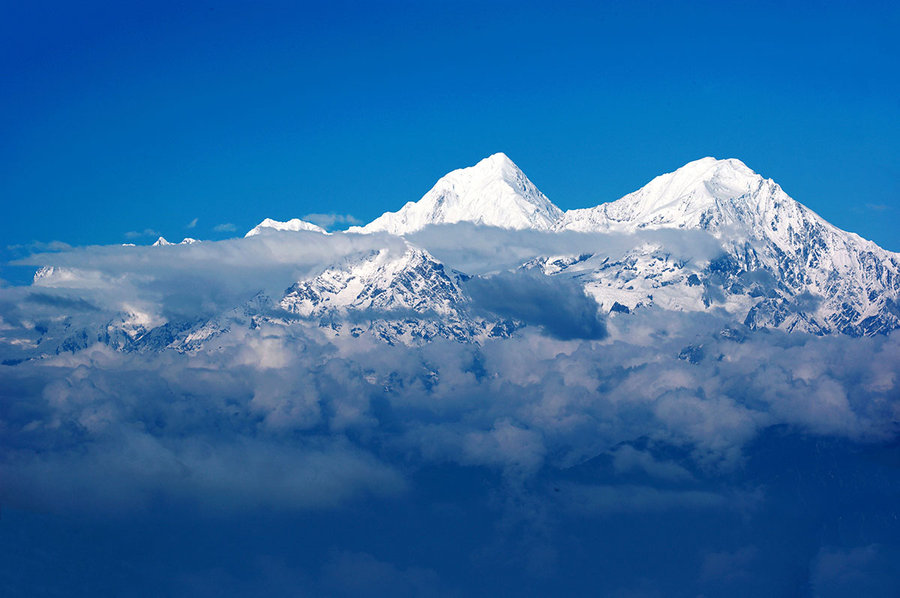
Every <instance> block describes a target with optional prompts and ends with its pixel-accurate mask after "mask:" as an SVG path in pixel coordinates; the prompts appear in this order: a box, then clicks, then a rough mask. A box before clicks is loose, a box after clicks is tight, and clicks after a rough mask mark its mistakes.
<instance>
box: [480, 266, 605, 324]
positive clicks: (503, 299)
mask: <svg viewBox="0 0 900 598" xmlns="http://www.w3.org/2000/svg"><path fill="white" fill-rule="evenodd" d="M467 287H468V289H469V292H470V293H471V295H472V298H473V299H474V300H475V301H476V303H477V304H478V305H479V306H480V307H482V308H484V309H486V310H488V311H490V312H493V313H496V314H499V315H501V316H503V317H506V318H510V319H513V320H520V321H523V322H525V323H527V324H531V325H534V326H540V327H541V328H542V329H543V330H545V331H546V332H547V334H549V335H551V336H553V337H555V338H559V339H562V340H571V339H579V338H581V339H600V338H603V337H604V336H605V335H606V326H605V323H604V318H603V317H602V316H601V315H600V313H599V310H600V306H599V305H597V302H596V301H594V300H593V299H592V298H590V297H588V296H587V295H585V293H584V290H583V289H582V288H581V287H580V286H579V285H578V284H577V283H575V282H574V281H570V280H562V279H556V280H553V279H550V278H549V277H548V276H544V275H542V274H532V273H528V272H524V273H516V274H514V273H501V274H496V275H494V276H487V277H478V278H472V279H470V280H469V281H468V285H467Z"/></svg>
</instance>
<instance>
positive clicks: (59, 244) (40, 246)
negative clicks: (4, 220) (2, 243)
mask: <svg viewBox="0 0 900 598" xmlns="http://www.w3.org/2000/svg"><path fill="white" fill-rule="evenodd" d="M6 248H7V249H8V250H10V251H22V250H25V251H31V252H34V251H68V250H70V249H72V246H71V245H69V244H68V243H65V242H63V241H50V242H49V243H44V242H41V241H32V242H31V243H26V244H17V245H7V246H6Z"/></svg>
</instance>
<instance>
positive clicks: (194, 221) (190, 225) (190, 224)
mask: <svg viewBox="0 0 900 598" xmlns="http://www.w3.org/2000/svg"><path fill="white" fill-rule="evenodd" d="M197 220H199V218H194V219H193V220H191V221H190V222H188V225H187V228H194V227H195V226H197Z"/></svg>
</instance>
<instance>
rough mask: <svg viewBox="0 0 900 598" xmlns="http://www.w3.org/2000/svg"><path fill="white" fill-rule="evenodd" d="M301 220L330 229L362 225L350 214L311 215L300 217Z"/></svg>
mask: <svg viewBox="0 0 900 598" xmlns="http://www.w3.org/2000/svg"><path fill="white" fill-rule="evenodd" d="M300 218H301V219H302V220H306V221H307V222H312V223H313V224H318V225H319V226H321V227H322V228H331V227H333V226H334V225H336V224H341V225H351V224H362V221H360V220H359V219H358V218H356V217H354V216H352V215H351V214H335V213H311V214H304V215H303V216H301V217H300Z"/></svg>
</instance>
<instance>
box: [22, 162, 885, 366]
mask: <svg viewBox="0 0 900 598" xmlns="http://www.w3.org/2000/svg"><path fill="white" fill-rule="evenodd" d="M461 226H462V227H469V229H467V230H470V229H471V227H475V229H476V231H485V232H487V231H498V230H505V231H508V233H509V234H510V235H516V234H519V235H523V234H530V235H539V236H540V237H539V238H540V239H548V240H553V239H557V238H558V239H563V238H564V239H566V243H567V246H568V247H577V250H576V251H568V252H547V253H543V254H538V255H531V256H528V257H527V259H522V260H521V262H520V263H518V264H517V265H516V266H515V267H513V268H509V267H505V265H501V264H500V262H499V261H498V263H497V264H495V267H493V268H492V267H490V266H489V267H486V268H482V271H480V272H477V273H473V272H468V273H467V272H462V271H458V270H456V269H454V268H453V267H451V266H448V265H446V264H444V263H442V262H441V260H439V259H437V258H436V257H435V256H434V254H433V252H431V251H430V250H429V247H427V245H428V243H427V242H424V243H419V238H420V237H421V236H422V235H423V234H425V232H427V231H429V230H430V231H438V233H436V234H441V235H443V236H444V237H446V238H447V239H450V240H445V241H444V244H445V245H446V244H448V243H449V244H452V243H453V242H454V241H453V239H454V232H453V231H454V230H455V228H454V227H456V228H458V227H461ZM488 227H489V228H488ZM290 234H301V235H312V236H310V237H307V238H308V239H309V240H310V243H312V242H314V239H315V236H316V235H323V236H324V235H332V233H328V232H326V231H325V230H324V229H323V228H321V227H319V226H317V225H315V224H312V223H309V222H305V221H303V220H300V219H292V220H289V221H287V222H279V221H276V220H272V219H268V218H267V219H265V220H263V221H262V222H261V223H260V224H259V225H257V226H256V227H254V228H253V229H252V230H250V231H249V232H248V233H247V235H246V237H248V238H249V237H258V236H260V235H263V236H268V235H290ZM335 234H338V235H346V236H348V237H352V236H358V235H366V236H369V237H371V239H372V240H373V242H375V245H378V243H377V242H376V241H377V239H379V238H381V237H378V235H386V237H385V238H394V237H402V238H403V241H402V245H401V246H402V248H403V249H402V250H397V249H396V248H393V249H392V248H390V247H388V245H389V244H388V243H385V247H384V248H380V249H375V250H372V249H368V250H366V251H362V252H359V253H355V254H353V253H351V254H350V255H344V256H342V257H340V259H335V260H334V262H333V263H329V264H326V265H325V266H324V267H322V268H320V269H319V270H318V271H316V272H313V273H311V274H309V275H304V276H303V277H299V278H298V279H296V280H293V281H290V282H289V284H286V285H285V287H284V288H285V290H284V291H283V292H282V293H281V295H280V296H269V295H266V294H258V295H256V296H254V297H253V298H252V299H248V300H247V301H246V303H244V304H242V305H236V306H234V307H233V309H231V310H230V311H228V312H226V313H222V314H219V315H215V316H213V317H212V318H208V317H206V318H199V319H197V320H192V321H167V322H164V323H162V324H160V323H154V325H150V324H148V323H144V324H142V323H140V322H138V323H136V324H135V323H134V318H131V317H129V315H128V314H127V313H123V314H120V315H119V316H117V318H118V319H116V320H115V321H113V322H108V321H107V322H102V323H100V324H98V325H97V326H96V327H95V328H94V329H85V328H83V327H82V328H78V329H77V330H75V331H74V332H73V329H72V328H71V326H68V325H67V326H68V327H67V328H65V330H64V331H60V330H59V325H57V326H56V331H55V332H54V331H52V330H50V329H49V328H48V330H47V332H46V333H45V334H43V335H42V337H41V338H40V339H33V345H34V347H37V348H40V351H39V352H42V353H47V352H53V351H54V350H55V352H59V351H61V350H73V351H74V350H77V349H79V348H83V347H86V346H89V345H90V344H92V343H94V342H102V343H106V344H110V345H112V346H115V347H116V348H118V349H123V350H160V349H166V348H170V349H177V350H181V351H187V350H196V349H198V348H202V347H204V346H206V345H207V344H208V343H209V342H211V339H214V338H216V337H217V336H220V335H221V334H224V333H227V332H228V331H230V330H233V329H235V328H241V329H257V328H260V327H265V326H278V327H289V328H291V327H293V328H295V329H302V330H306V331H315V333H316V334H326V335H332V336H351V337H359V336H362V335H367V336H371V337H373V338H376V339H379V340H381V341H385V342H388V343H404V344H416V343H422V342H427V341H428V340H430V339H433V338H451V339H454V340H458V341H462V342H482V341H483V340H485V339H487V338H496V337H501V338H502V337H505V336H509V335H511V334H515V331H516V330H517V329H519V328H521V327H523V326H526V325H528V322H527V321H526V320H527V318H525V319H523V318H517V317H515V313H513V315H512V316H511V315H510V314H509V313H501V311H502V310H501V311H497V310H493V311H492V309H491V308H490V307H487V308H485V307H484V306H483V305H481V306H480V305H478V302H477V301H473V299H472V293H471V292H470V291H471V288H470V286H471V284H472V280H473V279H475V280H476V282H477V281H484V280H491V279H492V278H493V277H496V276H500V275H502V276H507V277H508V276H521V277H532V278H534V277H538V278H540V279H541V280H542V281H544V282H545V283H549V284H558V285H568V287H571V286H572V285H576V286H577V287H578V288H580V289H582V291H583V293H584V295H586V296H587V297H589V298H590V299H592V300H593V301H595V302H596V310H597V311H598V313H599V314H601V315H602V314H607V315H608V317H627V315H626V314H629V313H632V312H637V311H641V310H647V309H656V310H671V311H680V312H710V313H714V314H717V315H719V316H721V317H723V318H725V319H727V320H729V321H730V322H731V323H732V324H733V325H735V326H738V327H740V326H742V327H744V328H746V329H747V330H754V329H781V330H784V331H788V332H804V333H811V334H816V335H823V334H830V333H840V334H846V335H852V336H869V335H874V334H879V333H886V332H889V331H891V330H893V329H895V328H898V327H900V255H898V254H896V253H893V252H890V251H886V250H884V249H882V248H880V247H878V246H877V245H876V244H874V243H872V242H870V241H867V240H865V239H862V238H861V237H859V236H858V235H856V234H853V233H850V232H846V231H843V230H840V229H838V228H837V227H835V226H833V225H831V224H829V223H828V222H826V221H825V220H824V219H823V218H821V217H820V216H818V215H817V214H816V213H814V212H813V211H812V210H810V209H809V208H807V207H805V206H803V205H802V204H800V203H799V202H797V201H795V200H794V199H792V198H791V197H789V196H788V195H787V194H786V193H785V192H784V190H783V189H782V188H781V187H780V186H779V185H778V184H777V183H775V182H774V181H772V180H771V179H767V178H764V177H762V176H761V175H759V174H757V173H755V172H754V171H752V170H751V169H750V168H748V167H747V166H746V165H745V164H744V163H742V162H741V161H739V160H736V159H725V160H717V159H714V158H703V159H700V160H696V161H694V162H690V163H688V164H686V165H685V166H683V167H681V168H679V169H678V170H676V171H674V172H671V173H667V174H663V175H660V176H658V177H656V178H654V179H653V180H652V181H650V182H649V183H647V184H646V185H645V186H643V187H642V188H640V189H639V190H637V191H635V192H633V193H630V194H628V195H626V196H624V197H622V198H621V199H619V200H616V201H612V202H609V203H602V204H600V205H597V206H595V207H592V208H585V209H575V210H569V211H563V210H561V209H559V208H558V207H557V206H555V205H554V204H553V203H552V202H551V201H550V200H549V199H548V198H547V197H546V196H545V195H544V194H543V193H541V191H540V190H538V188H537V187H536V186H535V185H534V184H533V183H532V182H531V181H530V180H529V179H528V177H527V176H526V175H525V174H524V173H523V172H522V171H521V169H519V168H518V167H517V166H516V165H515V164H514V163H513V162H512V161H511V160H510V159H509V158H508V157H507V156H506V155H505V154H502V153H498V154H494V155H492V156H489V157H488V158H485V159H483V160H481V161H480V162H478V163H477V164H476V165H474V166H472V167H469V168H462V169H459V170H455V171H453V172H450V173H449V174H447V175H445V176H444V177H442V178H441V179H440V180H438V181H437V183H436V184H435V185H434V187H433V188H432V189H431V190H429V191H428V192H427V193H426V194H425V195H424V196H423V197H422V198H421V199H420V200H418V201H415V202H409V203H407V204H406V205H404V206H403V207H402V208H400V209H399V210H398V211H396V212H387V213H385V214H383V215H382V216H380V217H378V218H376V219H375V220H373V221H372V222H370V223H369V224H367V225H365V226H362V227H350V228H349V229H348V230H346V231H343V232H341V233H335ZM476 234H477V232H476ZM697 236H700V237H703V238H705V239H708V240H709V242H710V243H711V244H712V246H713V247H714V251H712V252H710V251H709V250H703V251H699V250H698V251H696V252H694V253H692V252H691V251H684V250H683V249H682V250H681V251H673V249H672V247H671V245H672V244H673V243H675V244H677V243H678V242H679V241H681V240H684V239H689V238H690V239H693V238H695V237H697ZM459 242H460V243H463V241H459ZM194 243H196V241H194V240H193V239H190V240H185V241H184V242H183V243H182V244H180V245H183V244H194ZM154 245H156V246H157V248H156V250H160V251H177V250H179V246H180V245H178V246H172V245H173V244H170V243H168V242H166V241H165V240H163V239H162V238H161V239H160V240H159V241H157V243H155V244H154ZM396 245H397V244H396V243H394V244H393V246H396ZM550 245H552V243H550ZM707 245H709V244H707ZM611 247H614V249H611ZM498 249H499V248H498ZM488 253H490V252H488ZM488 261H490V259H489V258H488ZM507 265H508V264H507ZM67 277H68V278H71V273H67V272H66V271H65V269H63V268H53V267H45V268H42V269H41V270H40V271H39V272H38V273H37V274H36V275H35V283H34V284H35V286H44V287H52V286H54V285H55V284H57V282H58V281H61V280H63V279H66V278H67ZM554 281H555V282H554ZM568 287H567V288H568ZM553 308H554V306H552V305H547V306H546V309H548V310H552V309H553ZM513 312H515V310H513ZM126 322H127V323H128V325H127V326H126V325H125V323H126ZM298 327H299V328H298ZM51 328H52V327H51ZM111 331H112V332H111ZM54 347H55V349H54Z"/></svg>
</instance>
